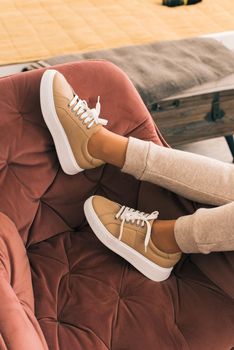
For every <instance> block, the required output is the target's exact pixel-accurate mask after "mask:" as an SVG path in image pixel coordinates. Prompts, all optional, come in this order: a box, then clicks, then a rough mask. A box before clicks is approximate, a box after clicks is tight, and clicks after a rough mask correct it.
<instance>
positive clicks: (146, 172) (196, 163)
mask: <svg viewBox="0 0 234 350" xmlns="http://www.w3.org/2000/svg"><path fill="white" fill-rule="evenodd" d="M88 150H89V152H90V154H91V155H92V156H93V157H96V158H98V159H101V160H103V161H104V162H106V163H110V164H113V165H115V166H118V167H120V168H121V169H122V171H123V172H127V173H129V174H131V175H133V176H135V177H136V178H138V179H140V180H143V181H149V182H152V183H155V184H157V185H159V186H162V187H164V188H167V189H169V190H171V191H173V192H175V193H177V194H179V195H182V196H184V197H186V198H188V199H191V200H194V201H198V202H200V203H206V204H212V205H223V204H226V203H229V202H232V201H234V170H233V164H228V163H224V162H222V161H218V160H215V159H211V158H209V157H205V156H202V155H198V154H193V153H190V152H185V151H180V150H176V149H172V148H167V147H162V146H158V145H156V144H154V143H152V142H148V141H142V140H139V139H135V138H132V137H130V138H126V137H123V136H120V135H117V134H114V133H112V132H111V131H108V130H106V129H105V128H101V129H100V131H99V132H97V133H96V134H94V135H93V136H92V137H91V138H90V140H89V143H88Z"/></svg>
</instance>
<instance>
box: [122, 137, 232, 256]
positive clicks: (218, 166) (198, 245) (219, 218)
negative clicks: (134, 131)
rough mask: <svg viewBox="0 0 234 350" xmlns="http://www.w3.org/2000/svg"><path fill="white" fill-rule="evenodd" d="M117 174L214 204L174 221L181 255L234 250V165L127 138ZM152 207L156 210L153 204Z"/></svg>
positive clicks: (201, 201)
mask: <svg viewBox="0 0 234 350" xmlns="http://www.w3.org/2000/svg"><path fill="white" fill-rule="evenodd" d="M121 170H122V171H123V172H126V173H128V174H131V175H133V176H134V177H136V178H137V179H139V180H143V181H144V180H145V181H149V182H152V183H155V184H157V185H159V186H161V187H164V188H167V189H169V190H171V191H173V192H175V193H177V194H179V195H182V196H183V197H186V198H188V199H191V200H194V201H198V202H200V203H204V204H211V205H214V206H217V207H215V208H209V209H207V208H200V209H198V210H197V211H196V212H195V213H194V214H192V215H186V216H182V217H180V218H178V219H177V220H176V222H175V230H174V232H175V239H176V241H177V244H178V245H179V247H180V248H181V250H182V251H183V252H185V253H205V254H207V253H210V252H214V251H230V250H234V165H232V164H228V163H224V162H221V161H218V160H215V159H211V158H208V157H205V156H200V155H197V154H193V153H189V152H185V151H180V150H175V149H171V148H166V147H162V146H158V145H156V144H154V143H153V142H148V141H142V140H139V139H136V138H133V137H130V138H129V141H128V147H127V153H126V159H125V164H124V166H123V168H122V169H121ZM155 210H157V208H155Z"/></svg>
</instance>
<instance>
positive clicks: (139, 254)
mask: <svg viewBox="0 0 234 350" xmlns="http://www.w3.org/2000/svg"><path fill="white" fill-rule="evenodd" d="M84 212H85V215H86V218H87V220H88V223H89V225H90V227H91V228H92V230H93V232H94V233H95V235H96V236H97V237H98V239H99V240H100V241H101V242H102V243H103V244H104V245H105V246H107V247H108V248H109V249H111V250H112V251H114V252H115V253H117V254H118V255H120V256H122V257H123V258H124V259H125V260H127V261H128V262H129V263H130V264H132V265H133V266H135V268H136V269H137V270H139V271H140V272H141V273H142V274H144V275H145V276H146V277H148V278H150V279H151V280H153V281H157V282H159V281H163V280H165V279H167V278H168V277H169V276H170V273H171V271H172V269H173V266H174V265H175V264H176V263H177V262H178V261H179V260H180V258H181V253H174V254H167V253H164V252H162V251H160V250H159V249H158V248H157V247H156V246H155V245H154V243H153V242H152V240H151V238H150V237H151V228H152V223H153V221H154V220H156V219H157V217H158V214H159V213H158V212H157V211H155V212H153V213H151V214H146V213H144V212H139V211H137V210H134V209H132V208H128V207H125V206H121V205H120V204H118V203H115V202H112V201H110V200H109V199H107V198H104V197H101V196H92V197H90V198H88V199H87V200H86V202H85V204H84Z"/></svg>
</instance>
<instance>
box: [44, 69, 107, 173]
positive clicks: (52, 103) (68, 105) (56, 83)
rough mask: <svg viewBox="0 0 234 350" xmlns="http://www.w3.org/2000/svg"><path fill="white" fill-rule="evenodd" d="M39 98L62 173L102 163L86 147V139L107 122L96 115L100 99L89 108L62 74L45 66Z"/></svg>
mask: <svg viewBox="0 0 234 350" xmlns="http://www.w3.org/2000/svg"><path fill="white" fill-rule="evenodd" d="M40 100H41V110H42V114H43V117H44V120H45V122H46V125H47V127H48V129H49V131H50V133H51V135H52V137H53V140H54V143H55V148H56V151H57V154H58V158H59V161H60V164H61V166H62V168H63V170H64V172H65V173H67V174H69V175H73V174H76V173H78V172H80V171H82V170H83V169H90V168H95V167H98V166H100V165H102V164H103V162H102V161H101V160H99V159H95V158H93V157H92V156H91V155H90V154H89V152H88V148H87V145H88V140H89V138H90V137H91V136H92V135H93V134H94V133H96V132H97V131H98V130H99V129H100V128H102V125H106V124H107V120H105V119H102V118H99V114H100V108H101V105H100V102H99V98H98V101H97V104H96V108H92V109H90V108H89V107H88V105H87V102H86V101H84V100H81V99H80V98H79V97H78V95H76V94H75V92H74V91H73V89H72V87H71V86H70V85H69V84H68V82H67V81H66V79H65V78H64V76H63V75H62V74H61V73H59V72H58V71H56V70H53V69H48V70H46V71H45V72H44V74H43V76H42V79H41V86H40Z"/></svg>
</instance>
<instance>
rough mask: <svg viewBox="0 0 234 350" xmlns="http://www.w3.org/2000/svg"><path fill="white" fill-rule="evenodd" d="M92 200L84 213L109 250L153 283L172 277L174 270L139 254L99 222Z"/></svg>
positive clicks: (89, 200)
mask: <svg viewBox="0 0 234 350" xmlns="http://www.w3.org/2000/svg"><path fill="white" fill-rule="evenodd" d="M92 200H93V196H92V197H89V198H88V199H87V200H86V201H85V204H84V212H85V216H86V219H87V221H88V223H89V225H90V227H91V228H92V230H93V232H94V233H95V235H96V236H97V238H98V239H99V240H100V241H101V242H102V243H103V244H104V245H105V246H106V247H107V248H109V249H111V250H112V251H113V252H115V253H116V254H118V255H120V256H121V257H122V258H124V259H125V260H127V261H128V262H129V263H130V264H131V265H133V266H134V267H135V268H136V269H137V270H138V271H140V272H141V273H142V274H143V275H145V276H146V277H148V278H149V279H151V280H152V281H155V282H160V281H164V280H166V279H167V278H168V277H169V276H170V274H171V271H172V269H173V268H165V267H161V266H159V265H157V264H155V263H153V262H152V261H150V260H149V259H147V258H145V257H144V256H143V255H142V254H140V253H138V252H137V251H136V250H135V249H133V248H131V247H129V246H128V245H127V244H125V243H123V242H121V241H120V240H119V239H117V238H115V237H114V236H113V235H112V234H111V233H110V232H109V231H108V230H107V229H106V227H105V226H104V225H103V224H102V222H101V221H100V220H99V218H98V216H97V214H96V212H95V210H94V209H93V205H92Z"/></svg>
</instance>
